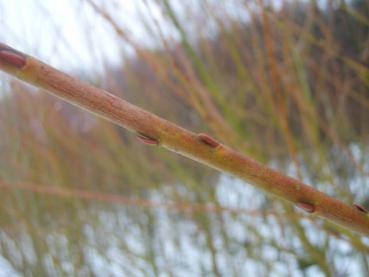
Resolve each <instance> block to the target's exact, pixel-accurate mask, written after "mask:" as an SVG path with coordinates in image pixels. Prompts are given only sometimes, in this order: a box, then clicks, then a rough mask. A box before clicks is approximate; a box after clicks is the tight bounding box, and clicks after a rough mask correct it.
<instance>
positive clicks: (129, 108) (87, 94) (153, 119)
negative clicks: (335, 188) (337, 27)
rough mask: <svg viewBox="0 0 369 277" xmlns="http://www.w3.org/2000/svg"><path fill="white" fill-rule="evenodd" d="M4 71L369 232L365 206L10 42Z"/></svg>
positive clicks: (3, 50) (1, 62)
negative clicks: (73, 74) (334, 195)
mask: <svg viewBox="0 0 369 277" xmlns="http://www.w3.org/2000/svg"><path fill="white" fill-rule="evenodd" d="M0 69H1V70H3V71H6V72H8V73H9V74H11V75H13V76H16V77H17V78H19V79H21V80H24V81H26V82H28V83H31V84H33V85H35V86H37V87H40V88H43V89H45V90H48V91H49V92H50V93H52V94H54V95H56V96H58V97H60V98H62V99H64V100H66V101H68V102H70V103H72V104H74V105H78V106H80V107H82V108H85V109H87V110H89V111H91V112H93V113H95V114H97V115H99V116H102V117H104V118H106V119H107V120H110V121H112V122H114V123H116V124H118V125H120V126H122V127H124V128H127V129H128V130H130V131H133V132H135V133H136V134H138V136H139V137H140V138H141V140H143V141H144V142H147V143H149V144H153V145H159V146H163V147H165V148H167V149H169V150H171V151H174V152H176V153H179V154H181V155H183V156H186V157H188V158H191V159H193V160H196V161H198V162H200V163H202V164H205V165H208V166H210V167H212V168H215V169H217V170H220V171H223V172H226V173H229V174H232V175H234V176H237V177H239V178H241V179H243V180H245V181H246V182H248V183H250V184H253V185H255V186H257V187H258V188H260V189H263V190H264V191H266V192H269V193H271V194H273V195H275V196H277V197H279V198H282V199H284V200H287V201H289V202H292V203H294V204H295V205H298V206H300V207H302V208H304V209H305V210H306V211H308V212H310V213H312V214H314V215H317V216H319V217H321V218H324V219H327V220H329V221H331V222H333V223H335V224H339V225H341V226H343V227H346V228H347V229H350V230H352V231H356V232H359V233H361V234H365V235H367V236H369V217H368V215H367V213H365V212H363V211H362V210H360V209H357V208H355V207H352V206H349V205H347V204H345V203H343V202H341V201H339V200H337V199H335V198H332V197H330V196H328V195H326V194H325V193H323V192H320V191H318V190H316V189H315V188H313V187H311V186H308V185H306V184H304V183H302V182H300V181H298V180H296V179H293V178H291V177H288V176H285V175H283V174H281V173H279V172H278V171H275V170H273V169H271V168H269V167H267V166H265V165H262V164H260V163H259V162H257V161H255V160H253V159H250V158H248V157H246V156H244V155H241V154H239V153H238V152H236V151H234V150H232V149H230V148H229V147H227V146H225V145H223V144H221V143H218V142H216V141H215V140H214V139H212V138H211V137H209V136H207V135H204V134H200V135H197V134H194V133H192V132H190V131H187V130H185V129H183V128H181V127H179V126H177V125H175V124H173V123H171V122H169V121H167V120H165V119H162V118H160V117H158V116H156V115H154V114H152V113H149V112H147V111H145V110H143V109H141V108H139V107H136V106H134V105H132V104H130V103H128V102H127V101H125V100H123V99H121V98H119V97H116V96H114V95H112V94H110V93H108V92H107V91H104V90H102V89H98V88H96V87H93V86H91V85H89V84H87V83H85V82H82V81H80V80H77V79H74V78H73V77H71V76H69V75H67V74H65V73H63V72H61V71H58V70H56V69H55V68H53V67H51V66H48V65H47V64H44V63H42V62H40V61H39V60H37V59H35V58H33V57H30V56H26V55H24V54H22V53H20V52H18V51H16V50H14V49H12V48H10V47H8V46H6V45H4V44H0ZM154 142H155V143H154Z"/></svg>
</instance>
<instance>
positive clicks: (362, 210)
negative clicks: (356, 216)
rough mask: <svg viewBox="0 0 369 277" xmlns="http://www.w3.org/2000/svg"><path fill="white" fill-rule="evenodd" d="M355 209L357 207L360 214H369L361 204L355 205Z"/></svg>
mask: <svg viewBox="0 0 369 277" xmlns="http://www.w3.org/2000/svg"><path fill="white" fill-rule="evenodd" d="M354 207H355V208H356V209H358V210H359V211H360V212H363V213H368V210H367V209H366V208H365V207H364V206H363V205H360V204H354Z"/></svg>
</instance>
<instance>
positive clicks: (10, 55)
mask: <svg viewBox="0 0 369 277" xmlns="http://www.w3.org/2000/svg"><path fill="white" fill-rule="evenodd" d="M0 61H2V62H5V63H7V64H9V65H12V66H15V67H16V68H19V69H20V68H22V67H24V66H25V65H26V58H25V57H24V55H22V54H21V53H18V51H15V50H13V49H12V48H10V47H8V46H7V45H5V44H2V43H0Z"/></svg>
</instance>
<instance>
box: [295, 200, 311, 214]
mask: <svg viewBox="0 0 369 277" xmlns="http://www.w3.org/2000/svg"><path fill="white" fill-rule="evenodd" d="M297 207H299V208H300V209H303V210H304V211H305V212H307V213H310V214H311V213H313V212H315V207H314V205H312V204H310V203H306V202H299V203H297Z"/></svg>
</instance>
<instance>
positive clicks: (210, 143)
mask: <svg viewBox="0 0 369 277" xmlns="http://www.w3.org/2000/svg"><path fill="white" fill-rule="evenodd" d="M197 137H198V138H199V139H200V141H201V142H202V143H204V144H206V145H208V146H210V147H211V148H216V147H217V146H218V145H219V142H217V141H216V140H215V139H213V138H212V137H210V136H209V135H207V134H203V133H201V134H198V135H197Z"/></svg>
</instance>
